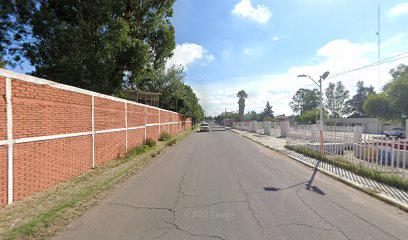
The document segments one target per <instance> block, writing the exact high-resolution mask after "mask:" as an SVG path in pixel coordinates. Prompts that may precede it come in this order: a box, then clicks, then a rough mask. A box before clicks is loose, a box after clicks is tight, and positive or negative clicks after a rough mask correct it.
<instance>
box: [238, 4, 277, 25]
mask: <svg viewBox="0 0 408 240" xmlns="http://www.w3.org/2000/svg"><path fill="white" fill-rule="evenodd" d="M231 13H232V14H234V15H236V16H239V17H242V18H247V19H249V20H251V21H254V22H257V23H267V22H268V21H269V19H270V18H271V16H272V13H271V11H269V8H268V7H267V6H265V5H259V4H258V5H256V6H255V7H254V6H252V3H251V0H241V1H240V2H239V3H237V4H236V5H235V7H234V9H233V10H232V11H231Z"/></svg>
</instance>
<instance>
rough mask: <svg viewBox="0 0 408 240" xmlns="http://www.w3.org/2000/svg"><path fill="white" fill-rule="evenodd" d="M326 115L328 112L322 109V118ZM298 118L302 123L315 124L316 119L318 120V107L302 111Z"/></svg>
mask: <svg viewBox="0 0 408 240" xmlns="http://www.w3.org/2000/svg"><path fill="white" fill-rule="evenodd" d="M327 117H328V112H327V111H323V118H327ZM299 120H300V121H301V122H302V123H308V124H316V120H320V109H313V110H310V111H306V112H304V113H303V115H301V116H299Z"/></svg>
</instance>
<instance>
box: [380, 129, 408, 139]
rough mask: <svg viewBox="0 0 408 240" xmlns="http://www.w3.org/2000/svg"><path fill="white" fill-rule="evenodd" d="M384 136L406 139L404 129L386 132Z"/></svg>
mask: <svg viewBox="0 0 408 240" xmlns="http://www.w3.org/2000/svg"><path fill="white" fill-rule="evenodd" d="M384 135H385V136H387V137H389V136H395V137H399V138H402V137H405V130H404V129H403V128H393V129H392V130H389V131H384Z"/></svg>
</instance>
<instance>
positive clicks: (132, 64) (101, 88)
mask: <svg viewBox="0 0 408 240" xmlns="http://www.w3.org/2000/svg"><path fill="white" fill-rule="evenodd" d="M6 2H11V3H9V4H8V5H7V6H6V7H4V6H5V5H6V4H2V5H1V6H2V7H4V8H7V9H11V10H13V12H14V14H13V17H14V18H15V19H16V20H15V21H13V17H10V18H7V19H5V20H4V19H3V22H4V23H7V24H9V25H10V26H11V27H12V30H13V31H14V32H18V31H19V29H28V31H29V32H28V33H27V34H28V36H29V37H25V38H24V37H21V36H20V38H19V40H17V39H14V42H13V43H14V45H18V47H20V49H23V50H24V51H20V52H22V53H23V54H24V57H26V58H27V59H28V60H29V61H30V62H31V64H32V65H33V66H34V67H35V69H36V70H35V72H34V73H33V74H35V75H37V76H40V77H44V78H47V79H51V80H54V81H58V82H62V83H65V84H69V85H73V86H77V87H80V88H85V89H90V90H93V91H97V92H101V93H106V94H112V93H114V92H115V91H118V90H120V89H121V88H122V82H123V80H124V79H125V80H126V82H127V83H128V84H132V83H137V82H139V81H141V80H142V79H144V78H146V77H147V76H150V75H154V74H155V73H156V72H160V71H163V69H164V65H165V61H166V59H167V58H169V57H171V55H172V50H173V49H174V48H175V36H174V27H173V26H172V24H171V22H170V18H171V17H172V15H173V9H172V8H173V3H174V0H166V1H143V2H140V1H137V0H126V1H125V0H119V1H110V0H96V1H67V0H65V1H39V0H24V1H22V0H20V1H18V0H16V1H6ZM21 3H24V4H21ZM3 11H4V10H2V12H3ZM23 13H24V14H23ZM23 32H24V31H23ZM0 35H1V34H0ZM0 41H1V44H2V46H4V45H5V44H6V43H7V39H4V37H3V39H0ZM8 49H9V51H10V50H11V48H10V47H9V48H8ZM0 50H1V49H0Z"/></svg>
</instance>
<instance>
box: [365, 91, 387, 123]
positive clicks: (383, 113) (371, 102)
mask: <svg viewBox="0 0 408 240" xmlns="http://www.w3.org/2000/svg"><path fill="white" fill-rule="evenodd" d="M364 111H365V112H366V113H367V114H368V116H370V117H378V118H392V116H393V115H394V110H393V109H392V106H391V102H390V100H389V98H388V97H387V96H386V95H385V94H384V93H380V94H376V93H371V94H369V95H368V96H367V99H366V100H365V102H364Z"/></svg>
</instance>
